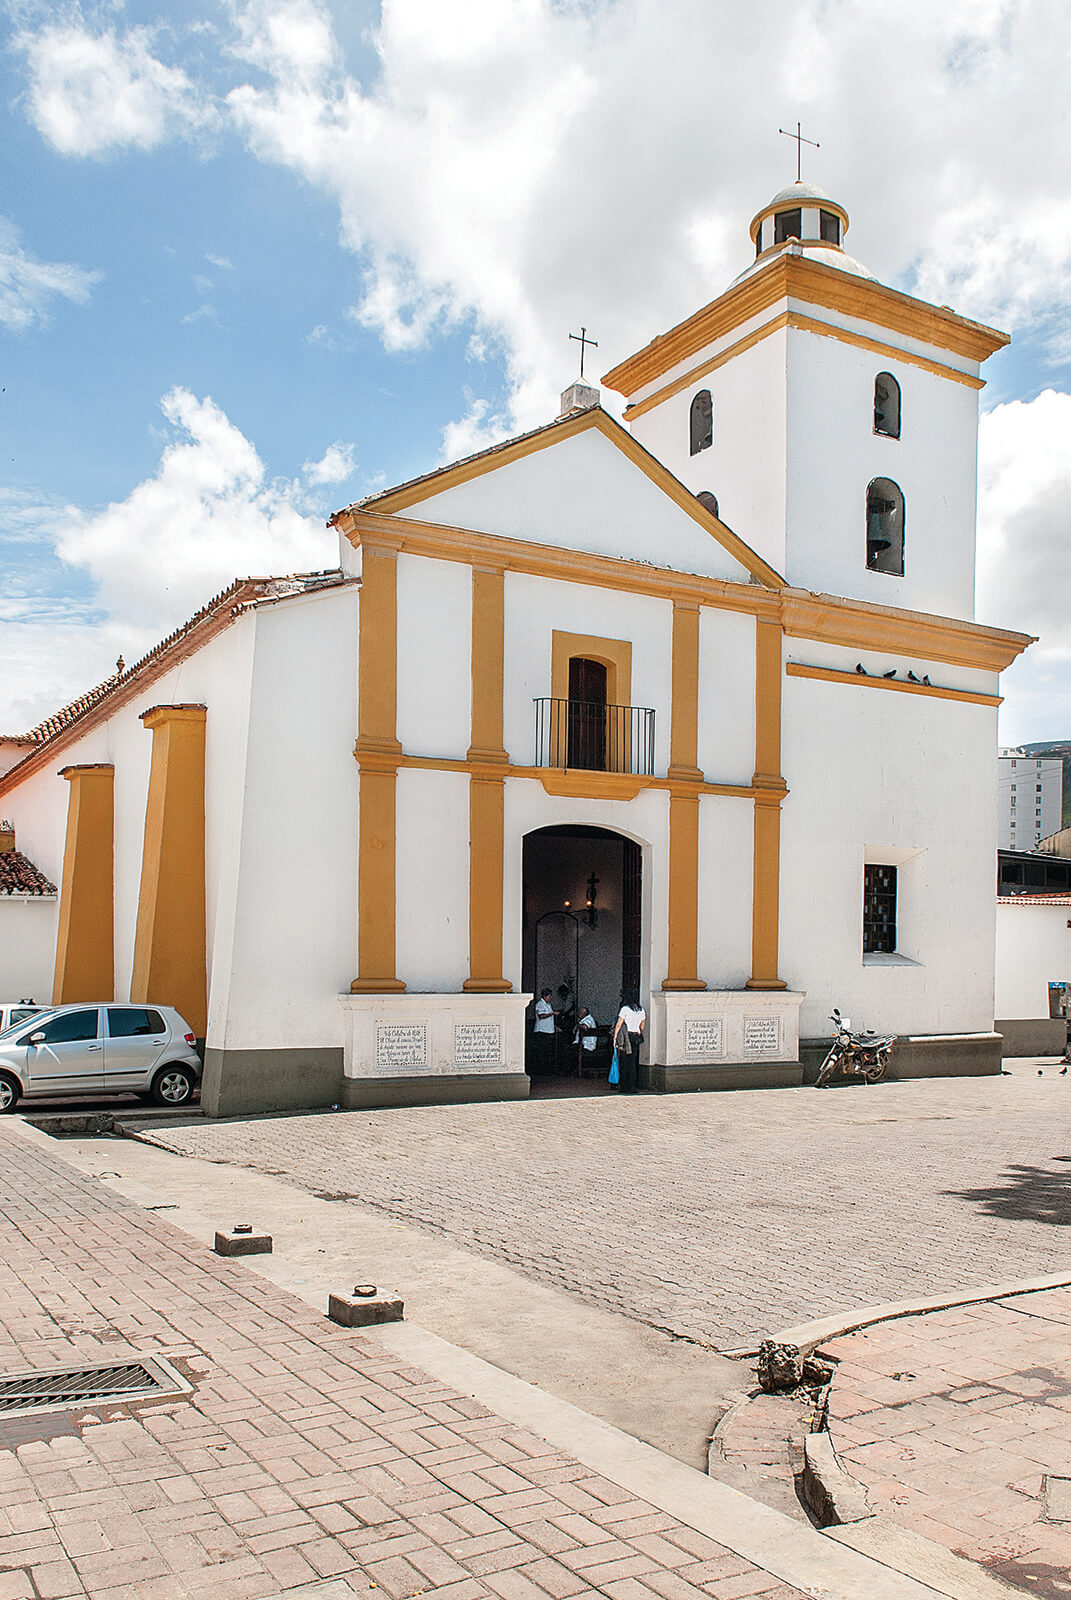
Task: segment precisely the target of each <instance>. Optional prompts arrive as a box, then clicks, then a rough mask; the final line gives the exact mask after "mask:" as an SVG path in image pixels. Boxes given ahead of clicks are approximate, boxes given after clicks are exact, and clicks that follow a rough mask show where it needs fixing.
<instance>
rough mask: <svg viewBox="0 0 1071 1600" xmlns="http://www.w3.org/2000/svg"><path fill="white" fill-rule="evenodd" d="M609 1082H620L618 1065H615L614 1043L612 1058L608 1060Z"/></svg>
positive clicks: (615, 1049) (615, 1052) (615, 1047)
mask: <svg viewBox="0 0 1071 1600" xmlns="http://www.w3.org/2000/svg"><path fill="white" fill-rule="evenodd" d="M610 1082H611V1083H620V1082H621V1073H620V1071H619V1070H618V1065H617V1046H616V1044H615V1045H614V1058H613V1060H612V1061H611V1062H610Z"/></svg>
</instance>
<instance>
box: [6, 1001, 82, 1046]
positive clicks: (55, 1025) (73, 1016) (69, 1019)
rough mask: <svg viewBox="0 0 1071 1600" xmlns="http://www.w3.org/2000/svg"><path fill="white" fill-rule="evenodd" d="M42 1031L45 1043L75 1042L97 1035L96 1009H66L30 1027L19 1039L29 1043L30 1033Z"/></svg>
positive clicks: (21, 1041)
mask: <svg viewBox="0 0 1071 1600" xmlns="http://www.w3.org/2000/svg"><path fill="white" fill-rule="evenodd" d="M33 1033H43V1034H44V1036H45V1037H44V1040H43V1042H44V1043H45V1044H77V1043H78V1041H79V1040H81V1039H95V1038H96V1037H97V1011H96V1007H94V1009H93V1010H92V1011H66V1012H64V1014H63V1016H61V1017H49V1019H48V1020H47V1022H42V1023H40V1025H39V1026H37V1027H34V1028H31V1029H30V1030H29V1032H27V1033H24V1034H23V1035H22V1038H21V1039H20V1040H19V1043H20V1044H29V1042H30V1034H33Z"/></svg>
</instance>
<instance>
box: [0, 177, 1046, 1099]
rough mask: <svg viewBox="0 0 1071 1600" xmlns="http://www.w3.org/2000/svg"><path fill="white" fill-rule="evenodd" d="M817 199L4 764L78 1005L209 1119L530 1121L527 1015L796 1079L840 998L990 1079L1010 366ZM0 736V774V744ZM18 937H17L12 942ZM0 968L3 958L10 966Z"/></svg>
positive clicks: (344, 515) (658, 1084)
mask: <svg viewBox="0 0 1071 1600" xmlns="http://www.w3.org/2000/svg"><path fill="white" fill-rule="evenodd" d="M847 225H848V217H847V214H846V212H845V211H844V210H843V208H842V207H840V206H839V205H838V204H837V203H835V202H834V201H831V200H829V199H828V198H827V197H825V196H823V195H821V194H820V193H819V192H818V191H816V190H814V189H811V188H809V187H808V186H806V185H803V184H795V185H792V186H791V187H790V188H789V189H788V190H785V191H782V192H781V194H779V195H778V196H776V197H775V198H774V200H773V201H771V203H770V205H769V206H767V207H765V208H764V209H763V211H761V212H760V213H759V214H758V216H757V217H756V218H755V219H754V221H753V223H752V228H751V237H752V242H753V245H754V249H755V259H754V262H753V264H752V265H751V266H750V267H749V268H748V269H747V271H746V272H745V273H744V274H742V276H741V277H740V278H739V279H737V281H736V282H735V283H734V284H733V285H732V286H731V287H730V288H729V289H728V290H727V291H726V292H725V293H724V294H722V295H721V296H719V297H718V298H717V299H716V300H714V301H713V302H712V303H711V304H709V305H707V306H706V307H704V308H703V309H702V310H700V311H698V312H697V313H696V314H695V315H694V316H692V317H689V318H688V319H687V320H686V321H684V322H682V323H681V324H679V325H678V326H677V327H675V328H674V329H672V330H671V331H670V332H668V333H666V334H664V335H662V336H661V337H659V338H657V339H655V340H654V341H653V342H652V343H651V344H649V345H647V346H646V347H645V348H643V349H641V350H640V351H638V352H637V353H636V354H635V355H633V356H630V357H629V358H627V359H626V360H624V361H622V362H620V363H619V364H618V365H617V366H616V367H615V368H614V369H613V370H612V371H611V372H610V373H608V374H607V375H606V378H605V379H604V382H605V383H607V384H608V385H610V386H611V387H613V388H614V389H616V390H617V391H618V392H620V393H621V394H623V395H624V397H625V400H626V408H625V413H624V419H625V424H626V425H622V424H620V423H618V422H617V421H615V420H614V419H613V418H611V417H610V416H609V414H608V413H607V412H606V411H604V410H603V409H602V408H601V406H600V405H599V403H598V401H599V396H598V393H597V391H595V390H594V389H591V388H589V387H588V386H587V385H584V384H582V383H581V384H577V385H573V387H572V388H571V389H569V390H567V391H566V393H565V395H564V396H563V405H562V415H561V416H560V417H559V418H558V419H556V420H555V421H553V422H551V423H549V424H548V425H546V426H545V427H542V428H539V429H536V430H535V431H534V432H532V433H530V434H527V435H525V436H523V437H521V438H518V439H513V440H510V441H508V442H507V443H505V444H502V445H499V446H496V447H494V448H493V449H491V450H487V451H484V452H482V453H481V454H479V455H477V456H474V457H471V458H469V459H468V460H466V461H462V462H459V463H456V464H454V465H452V466H448V467H444V468H442V469H440V470H438V471H435V472H431V473H429V474H428V475H426V476H424V477H421V478H419V479H417V480H415V481H412V482H410V483H407V484H403V485H401V486H399V487H397V488H394V489H391V490H388V491H386V492H384V493H380V494H377V495H375V496H372V497H371V498H369V499H366V500H364V501H362V502H360V503H358V504H356V505H352V506H349V507H347V508H345V509H344V510H342V511H340V512H338V513H337V514H336V515H335V517H334V518H333V519H332V521H333V524H334V526H335V528H336V529H337V531H338V535H339V546H340V561H339V567H338V569H337V570H336V571H333V572H329V573H322V574H310V575H304V576H301V577H297V578H286V579H277V580H246V581H245V582H240V583H237V584H235V585H234V586H233V588H232V589H231V590H229V591H227V592H226V593H225V594H224V595H223V596H220V597H217V599H216V600H215V601H214V602H212V603H211V604H210V605H209V606H208V607H206V608H205V610H204V611H203V612H202V613H199V614H198V616H197V617H196V618H194V619H191V622H190V623H189V624H187V625H186V627H185V628H184V629H181V630H179V632H178V633H177V634H176V635H174V636H173V637H172V639H170V640H168V641H165V642H164V644H163V645H162V646H160V647H159V648H158V650H157V651H155V652H153V653H152V655H151V656H150V657H147V658H146V660H145V661H144V662H141V663H138V664H137V665H136V666H135V667H133V668H131V669H129V670H124V671H123V672H122V673H120V674H119V675H118V676H117V677H116V678H115V679H113V680H109V682H108V683H107V684H104V685H101V686H100V688H99V689H98V690H96V691H94V693H93V694H92V695H90V696H87V697H86V699H85V701H84V702H79V703H77V705H76V707H75V708H68V710H67V711H66V712H64V713H61V714H60V715H59V716H58V717H57V718H56V719H53V721H52V723H50V724H45V725H43V728H42V729H38V730H34V733H33V734H31V735H27V736H24V738H23V739H22V741H21V742H20V741H9V742H8V744H7V747H6V748H7V757H6V759H7V761H8V762H11V763H13V764H12V765H10V769H9V770H8V771H7V772H6V774H5V775H4V776H3V777H0V810H2V812H3V814H4V816H5V817H9V818H10V819H11V821H12V822H13V824H14V827H15V831H16V836H17V839H18V843H19V848H20V849H21V850H23V851H24V852H25V853H26V854H27V855H28V856H29V857H31V858H32V860H33V861H34V863H36V865H37V866H38V867H39V868H40V869H41V871H42V872H43V873H44V874H46V875H47V876H48V877H50V878H52V879H54V880H55V882H56V883H57V884H58V885H59V897H58V905H57V911H56V918H55V926H56V932H55V957H54V962H53V963H52V967H51V970H50V972H49V973H48V974H47V978H46V977H45V976H44V975H43V976H42V981H43V982H47V983H49V984H51V985H52V986H53V991H52V992H53V998H54V999H56V1000H82V999H86V1000H91V999H107V998H110V997H117V998H122V999H125V998H128V997H129V998H131V999H135V1000H138V999H147V1000H156V1001H158V1002H160V1003H169V1004H174V1005H176V1006H178V1008H179V1009H180V1010H181V1011H182V1012H183V1014H184V1015H185V1016H186V1017H187V1019H188V1020H189V1021H190V1022H191V1024H192V1025H193V1026H194V1027H195V1029H196V1031H197V1032H198V1034H199V1035H201V1036H203V1037H204V1039H205V1063H206V1064H205V1082H204V1095H203V1098H204V1103H205V1105H206V1107H207V1109H208V1110H209V1111H210V1112H213V1113H218V1114H228V1113H232V1114H233V1113H238V1112H242V1111H247V1110H257V1109H274V1108H285V1107H291V1106H293V1107H297V1106H312V1105H330V1104H336V1103H337V1104H342V1105H345V1106H352V1107H360V1106H377V1105H391V1104H403V1103H430V1102H435V1101H438V1100H471V1099H481V1098H482V1099H490V1098H518V1097H522V1096H524V1095H526V1094H527V1092H528V1086H529V1079H528V1076H527V1069H526V1055H527V1054H530V1052H529V1051H527V1049H526V1047H527V1046H528V1044H529V1042H530V1041H528V1039H527V1037H526V1035H527V1025H526V1010H527V1008H528V1006H529V1002H530V1000H531V997H532V995H533V993H538V992H539V991H540V989H542V988H543V987H544V986H546V987H549V988H550V989H551V990H552V993H557V992H558V991H561V993H562V994H563V995H566V996H568V997H569V1002H570V1004H573V1005H575V1003H576V1002H577V1001H579V1002H581V1003H582V1004H586V1005H587V1006H589V1007H590V1008H591V1010H592V1011H593V1013H594V1015H595V1016H596V1019H597V1020H598V1021H599V1022H602V1023H608V1022H610V1021H611V1020H612V1018H613V1017H614V1016H615V1015H616V1012H617V1008H618V1005H619V1003H620V999H621V995H622V992H634V993H635V994H636V995H638V997H639V999H640V1001H641V1003H642V1004H643V1006H644V1007H645V1008H646V1010H647V1013H648V1018H649V1027H648V1034H647V1040H646V1042H645V1051H644V1058H643V1062H642V1067H641V1078H642V1080H643V1081H644V1082H645V1083H646V1084H647V1085H648V1086H649V1087H651V1088H653V1089H655V1090H677V1089H716V1088H719V1087H740V1086H747V1085H753V1086H774V1085H791V1084H797V1083H799V1082H800V1081H801V1079H802V1076H803V1073H804V1065H805V1063H806V1061H807V1060H808V1059H809V1058H810V1057H811V1056H813V1054H814V1053H815V1051H816V1050H817V1049H819V1048H820V1047H821V1041H822V1040H823V1038H824V1036H826V1035H827V1034H828V1023H827V1018H828V1014H829V1012H830V1011H831V1009H832V1008H833V1006H835V1005H836V1006H839V1007H840V1009H841V1011H842V1012H844V1013H846V1014H849V1015H850V1016H851V1018H852V1021H853V1024H854V1025H856V1026H862V1025H867V1026H870V1027H873V1028H875V1029H877V1030H879V1031H883V1032H886V1031H887V1032H892V1033H895V1034H897V1035H898V1037H899V1040H900V1043H899V1045H898V1047H897V1050H896V1051H895V1052H894V1056H893V1068H892V1071H893V1073H894V1074H896V1073H900V1074H904V1075H920V1074H922V1075H929V1074H933V1073H944V1072H988V1071H995V1070H997V1069H998V1066H999V1057H1000V1039H999V1036H998V1035H997V1034H996V1033H995V1032H994V1027H993V1019H994V1009H993V1005H994V1002H993V986H994V903H993V861H994V852H995V845H996V810H995V777H996V751H997V746H996V710H997V706H998V704H999V673H1000V671H1001V670H1002V669H1003V668H1004V667H1006V666H1007V665H1009V664H1010V663H1011V661H1012V660H1014V659H1015V657H1016V656H1017V655H1018V654H1019V653H1020V651H1021V650H1022V649H1024V648H1025V646H1026V645H1027V644H1028V643H1029V642H1030V641H1029V639H1028V638H1027V637H1026V636H1024V635H1022V634H1018V633H1011V632H1007V631H1004V630H1000V629H995V628H991V627H987V626H982V625H980V624H978V623H976V622H974V621H973V620H972V618H973V605H974V575H975V549H974V540H975V509H976V508H975V496H976V441H977V405H978V390H979V389H980V388H981V387H982V381H983V380H982V379H981V377H980V369H981V365H982V363H983V362H984V360H985V359H986V358H987V357H988V356H989V355H990V354H992V353H993V352H994V351H995V350H997V349H999V348H1000V347H1001V346H1002V345H1003V344H1004V343H1005V342H1006V339H1005V336H1004V335H1002V334H1000V333H998V332H996V331H994V330H991V329H988V328H985V327H982V326H981V325H979V324H977V323H974V322H971V321H968V320H967V319H965V318H962V317H960V316H958V315H956V314H955V313H953V312H951V311H949V310H948V309H947V308H935V307H933V306H930V305H927V304H925V303H923V302H920V301H918V300H915V299H912V298H911V297H909V296H907V295H904V294H901V293H899V292H897V291H894V290H891V289H889V288H887V287H885V286H883V285H881V284H880V283H878V282H876V281H875V280H874V279H873V278H872V277H871V276H870V275H869V274H868V273H867V272H866V270H865V269H864V268H863V267H862V266H860V264H859V263H858V262H856V261H854V260H853V259H852V258H851V257H850V256H848V255H847V254H846V252H845V251H844V248H843V235H844V231H845V229H846V228H847ZM3 748H4V747H3V746H0V749H3ZM0 909H2V908H0ZM0 947H2V945H0Z"/></svg>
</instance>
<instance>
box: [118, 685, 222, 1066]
mask: <svg viewBox="0 0 1071 1600" xmlns="http://www.w3.org/2000/svg"><path fill="white" fill-rule="evenodd" d="M206 716H207V713H206V711H205V708H204V706H200V705H175V706H154V707H153V708H152V710H151V711H145V712H143V713H142V717H141V720H142V722H143V723H144V724H145V727H146V728H147V729H149V731H150V732H151V733H152V764H151V766H150V768H149V793H148V797H147V799H146V802H145V845H144V849H143V851H142V857H141V890H140V893H139V895H138V921H137V928H136V931H135V934H134V964H133V970H132V972H131V976H130V998H131V1000H135V1001H144V1002H149V1003H151V1002H155V1004H157V1005H168V1006H175V1007H176V1009H177V1010H178V1011H179V1012H180V1014H181V1015H182V1016H183V1018H184V1019H185V1020H186V1021H187V1022H188V1023H189V1025H190V1027H191V1028H192V1029H193V1031H194V1033H195V1034H196V1035H197V1037H198V1038H199V1039H203V1038H204V1036H205V1032H206V1030H207V1026H208V983H207V978H206V959H205V721H206Z"/></svg>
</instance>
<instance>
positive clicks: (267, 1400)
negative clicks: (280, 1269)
mask: <svg viewBox="0 0 1071 1600" xmlns="http://www.w3.org/2000/svg"><path fill="white" fill-rule="evenodd" d="M161 1353H163V1354H167V1356H168V1357H169V1358H170V1359H172V1360H173V1361H174V1363H175V1365H176V1366H177V1367H178V1368H179V1370H180V1371H183V1372H184V1373H185V1375H186V1376H187V1377H188V1378H189V1380H190V1381H191V1383H192V1384H193V1392H192V1393H191V1394H190V1395H189V1396H188V1397H186V1398H183V1399H182V1400H179V1401H175V1400H157V1401H153V1402H144V1403H130V1404H125V1405H117V1404H110V1403H109V1404H107V1405H99V1404H96V1405H93V1406H89V1407H86V1408H84V1409H82V1410H80V1411H76V1412H58V1413H51V1414H38V1415H28V1416H23V1417H14V1416H6V1417H5V1416H2V1415H0V1600H68V1597H75V1596H86V1595H89V1596H92V1597H93V1600H189V1597H199V1596H206V1597H207V1596H211V1597H212V1600H240V1597H248V1600H260V1597H262V1596H268V1595H274V1594H278V1593H281V1592H284V1591H286V1590H289V1589H291V1588H294V1587H297V1586H299V1585H301V1584H305V1583H310V1582H315V1581H316V1580H318V1579H321V1578H332V1579H338V1580H340V1581H341V1582H342V1583H344V1584H345V1585H346V1586H348V1588H349V1589H350V1590H351V1591H352V1592H353V1593H355V1594H362V1595H365V1596H367V1595H368V1593H369V1591H375V1590H378V1591H380V1592H382V1593H384V1594H386V1596H387V1597H388V1600H409V1597H414V1596H428V1597H431V1596H434V1597H436V1600H591V1597H594V1596H596V1595H599V1596H608V1597H609V1600H744V1597H751V1596H754V1597H764V1600H805V1597H804V1595H803V1593H802V1591H800V1590H798V1589H796V1588H794V1587H792V1586H791V1585H789V1584H785V1583H782V1582H780V1581H778V1580H777V1579H775V1578H774V1577H772V1576H771V1575H770V1574H769V1573H768V1572H764V1571H763V1570H761V1569H760V1568H759V1567H758V1566H756V1565H754V1564H753V1563H751V1562H749V1561H747V1560H744V1559H742V1558H741V1557H739V1556H737V1555H735V1554H733V1553H732V1552H731V1551H729V1550H727V1549H726V1548H725V1547H723V1546H722V1545H720V1544H718V1543H716V1542H715V1541H714V1540H712V1539H710V1538H707V1537H705V1536H704V1535H702V1534H700V1533H698V1532H696V1531H694V1530H693V1529H692V1528H690V1527H687V1526H685V1525H683V1524H681V1523H680V1522H678V1521H676V1520H675V1519H674V1518H673V1517H671V1516H668V1515H666V1514H664V1513H663V1512H661V1511H657V1510H654V1509H652V1507H651V1506H649V1505H647V1504H645V1503H644V1502H642V1501H638V1500H636V1499H634V1498H633V1497H632V1496H631V1495H630V1494H628V1493H626V1492H625V1491H624V1490H622V1489H620V1488H618V1487H617V1486H615V1485H614V1484H613V1483H610V1482H608V1481H606V1480H605V1479H603V1478H600V1477H597V1476H595V1475H593V1473H592V1472H591V1470H590V1468H587V1467H584V1466H582V1465H580V1464H579V1463H577V1462H575V1461H570V1460H569V1459H568V1458H567V1457H565V1456H563V1455H561V1454H559V1453H557V1452H555V1451H552V1450H551V1448H550V1447H549V1446H548V1445H547V1444H546V1443H544V1442H543V1441H542V1440H540V1439H539V1438H537V1437H536V1436H535V1435H533V1434H531V1433H528V1432H526V1431H524V1430H523V1429H519V1428H517V1427H515V1426H513V1425H511V1424H510V1423H508V1422H506V1421H503V1420H502V1419H501V1418H499V1417H496V1416H494V1415H493V1414H492V1413H491V1412H489V1411H488V1410H486V1409H485V1408H484V1407H483V1406H482V1405H480V1404H478V1403H476V1402H475V1401H473V1400H471V1399H469V1398H466V1397H465V1396H463V1395H461V1394H458V1393H456V1392H455V1391H453V1390H452V1389H450V1388H448V1387H445V1386H444V1385H443V1384H442V1383H440V1382H438V1381H436V1380H434V1379H433V1378H431V1377H430V1376H429V1375H428V1374H427V1373H425V1372H422V1371H420V1370H419V1369H416V1368H413V1367H409V1366H405V1365H403V1364H401V1363H400V1362H399V1361H398V1359H397V1358H396V1357H391V1356H387V1355H385V1353H384V1350H383V1348H382V1347H380V1348H377V1347H376V1345H375V1344H374V1342H373V1341H371V1340H368V1339H361V1338H360V1337H357V1336H355V1335H352V1334H349V1333H344V1332H342V1331H340V1330H338V1329H336V1328H335V1327H334V1326H333V1324H331V1323H329V1322H328V1321H327V1319H326V1318H325V1317H323V1316H319V1315H318V1314H317V1313H316V1312H315V1311H314V1310H312V1309H311V1308H310V1307H308V1306H306V1305H305V1304H304V1303H302V1302H300V1301H298V1300H296V1299H293V1298H291V1297H290V1296H288V1295H286V1294H285V1293H283V1292H282V1291H280V1290H279V1289H278V1288H276V1287H275V1286H274V1285H273V1284H271V1283H269V1282H267V1281H266V1280H264V1279H263V1278H260V1277H258V1276H257V1275H256V1274H254V1273H252V1272H250V1271H249V1270H247V1269H246V1268H245V1267H243V1266H242V1264H241V1263H240V1262H235V1261H223V1260H220V1259H219V1258H217V1257H216V1256H214V1255H213V1254H212V1253H211V1252H210V1251H208V1250H206V1249H204V1248H202V1247H201V1246H199V1245H198V1244H196V1243H195V1242H194V1241H192V1240H191V1239H189V1238H188V1237H187V1236H186V1235H184V1234H181V1233H179V1232H178V1231H177V1230H176V1229H174V1228H172V1227H170V1226H169V1225H168V1224H167V1223H166V1222H164V1221H162V1220H160V1219H159V1218H158V1217H156V1216H154V1215H153V1214H151V1213H150V1212H147V1211H143V1210H141V1209H139V1208H137V1207H135V1206H133V1205H130V1204H128V1203H126V1202H124V1201H123V1200H121V1199H119V1198H118V1197H117V1196H115V1195H114V1194H113V1193H111V1192H110V1191H108V1190H107V1189H105V1188H104V1187H103V1186H102V1185H100V1184H98V1183H96V1182H95V1181H93V1180H92V1179H89V1178H87V1177H85V1176H83V1175H82V1174H80V1173H77V1172H76V1171H74V1169H72V1168H70V1167H69V1166H67V1164H66V1163H65V1162H63V1160H62V1158H61V1154H60V1153H57V1154H55V1155H53V1153H52V1152H51V1150H48V1149H46V1148H44V1147H42V1146H41V1145H40V1144H39V1143H36V1142H34V1143H31V1142H28V1140H27V1139H26V1138H25V1137H21V1136H20V1135H19V1134H18V1133H17V1132H15V1131H13V1130H12V1129H11V1128H10V1127H7V1126H0V1375H3V1374H7V1373H12V1372H15V1371H18V1370H21V1369H23V1368H26V1367H33V1368H52V1367H66V1366H76V1365H79V1364H81V1363H86V1364H100V1363H103V1362H109V1361H121V1360H126V1359H131V1358H133V1357H135V1356H144V1355H146V1354H150V1355H151V1354H161Z"/></svg>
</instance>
